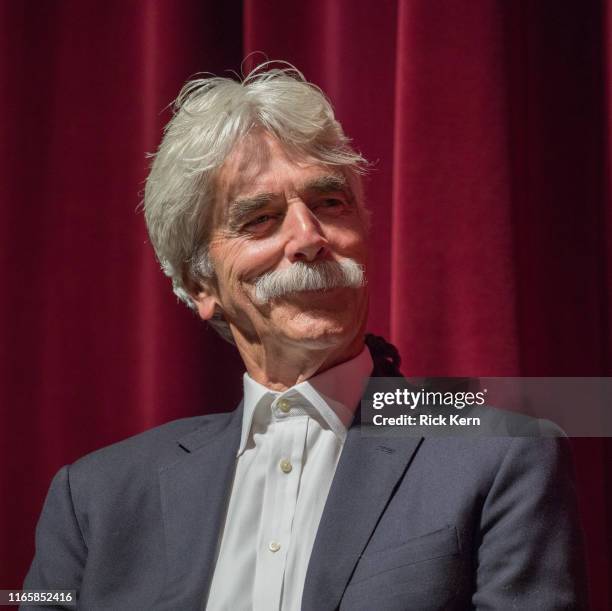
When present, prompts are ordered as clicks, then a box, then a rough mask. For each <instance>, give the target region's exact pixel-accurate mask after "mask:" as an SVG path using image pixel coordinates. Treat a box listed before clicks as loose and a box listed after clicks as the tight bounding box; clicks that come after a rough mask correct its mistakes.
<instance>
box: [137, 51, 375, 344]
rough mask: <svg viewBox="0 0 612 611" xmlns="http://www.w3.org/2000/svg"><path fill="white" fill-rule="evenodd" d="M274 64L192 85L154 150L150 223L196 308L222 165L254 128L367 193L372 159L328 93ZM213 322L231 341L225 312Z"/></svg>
mask: <svg viewBox="0 0 612 611" xmlns="http://www.w3.org/2000/svg"><path fill="white" fill-rule="evenodd" d="M272 65H273V63H272V62H266V63H264V64H261V65H260V66H258V67H256V68H255V69H254V70H253V71H252V72H250V73H249V74H248V75H247V76H246V77H245V78H244V79H243V80H242V81H238V80H235V79H232V78H222V77H215V76H211V77H208V78H201V79H196V80H192V81H189V82H188V83H186V84H185V86H184V87H183V89H182V90H181V92H180V93H179V96H178V98H177V99H176V101H175V103H174V115H173V117H172V119H171V120H170V122H169V123H168V125H166V128H165V130H164V137H163V139H162V142H161V144H160V146H159V149H158V151H157V153H156V154H155V155H154V156H153V157H154V161H153V163H152V166H151V171H150V173H149V176H148V178H147V181H146V187H145V196H144V213H145V220H146V223H147V229H148V231H149V237H150V239H151V242H152V244H153V248H154V249H155V253H156V255H157V259H158V260H159V262H160V264H161V267H162V269H163V271H164V273H165V274H166V275H167V276H169V277H170V278H171V280H172V286H173V290H174V293H175V294H176V295H177V296H178V297H179V298H180V299H181V300H182V301H184V302H185V303H186V304H187V305H188V306H189V307H191V308H195V304H194V302H193V299H192V297H191V296H190V287H193V286H194V285H196V286H197V285H198V284H199V283H200V282H201V281H202V280H205V279H211V278H214V269H213V267H212V265H211V262H210V259H209V257H208V245H207V240H208V237H209V236H208V230H209V229H210V218H211V210H212V204H213V202H214V189H215V178H216V175H217V171H218V170H219V169H220V168H221V166H222V165H223V162H224V161H225V159H226V157H227V156H228V155H229V153H230V152H231V151H232V149H233V147H234V146H235V145H236V143H237V142H238V141H239V140H240V139H241V138H243V137H244V136H246V135H247V134H248V133H249V132H250V131H251V130H252V129H254V128H262V129H264V130H265V131H267V132H269V133H270V134H272V135H273V136H274V137H276V138H277V139H278V140H279V141H280V142H281V143H282V144H283V146H285V147H287V149H288V150H292V151H295V152H296V153H298V154H302V155H307V156H311V157H313V158H315V159H317V160H319V161H320V162H321V163H323V164H327V165H331V166H338V167H341V168H343V170H345V171H346V173H347V179H348V180H349V183H350V186H351V187H352V188H353V190H354V191H355V195H356V196H357V197H358V198H361V193H360V180H359V174H360V173H362V172H363V171H364V170H365V168H366V165H367V162H366V160H365V159H364V158H363V157H362V156H361V155H360V154H359V153H358V152H356V151H355V150H354V149H353V148H351V146H350V141H349V139H348V138H347V137H346V136H345V134H344V132H343V130H342V127H341V125H340V123H338V121H336V119H335V117H334V111H333V109H332V106H331V104H330V102H329V101H328V100H327V98H326V97H325V94H324V93H323V92H322V91H321V90H320V89H319V88H318V87H317V86H316V85H314V84H312V83H309V82H308V81H306V79H305V78H304V76H303V74H302V73H301V72H299V71H298V70H297V69H296V68H294V67H293V66H291V65H289V64H287V66H288V67H284V68H274V67H273V66H272ZM210 322H211V324H212V325H213V327H215V329H216V330H217V331H219V332H220V333H221V335H222V336H223V337H225V339H230V341H231V335H230V334H229V329H228V327H227V324H226V323H225V321H224V320H223V317H222V316H215V317H214V318H213V320H211V321H210Z"/></svg>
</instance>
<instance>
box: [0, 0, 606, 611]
mask: <svg viewBox="0 0 612 611" xmlns="http://www.w3.org/2000/svg"><path fill="white" fill-rule="evenodd" d="M610 4H611V2H609V1H608V0H605V1H604V0H602V1H600V2H597V1H592V2H581V3H576V2H570V1H560V0H555V1H553V0H544V1H540V0H513V1H512V2H505V1H502V0H498V1H494V0H470V1H469V2H465V1H462V0H446V1H445V2H434V1H432V0H405V1H402V0H377V2H371V1H369V0H310V1H309V2H288V1H287V0H245V1H244V2H242V3H241V2H226V3H220V2H215V1H212V0H208V1H203V0H181V1H180V2H176V1H174V0H133V1H130V2H124V1H122V0H107V1H106V2H103V3H102V2H93V1H85V2H84V1H83V0H49V1H47V2H39V3H27V2H21V1H19V0H14V1H11V0H4V1H2V2H0V29H1V37H0V45H1V46H0V70H1V73H0V83H1V90H2V92H3V95H2V98H1V99H0V111H1V112H0V117H1V118H0V121H1V124H2V135H1V137H0V156H1V163H0V174H1V184H2V194H1V202H2V222H1V223H0V258H1V259H0V260H1V269H2V270H3V272H4V274H5V281H4V291H3V298H2V299H1V300H0V315H1V320H2V323H3V324H2V329H1V331H0V333H1V335H0V351H1V352H0V359H1V370H0V400H1V406H2V410H1V414H0V443H1V444H2V446H1V455H0V456H1V459H2V467H1V472H0V499H2V500H1V503H0V518H1V528H0V550H2V551H1V552H0V554H1V558H0V562H1V570H0V587H2V588H17V587H20V585H21V582H22V579H23V576H24V574H25V571H26V569H27V566H28V563H29V561H30V559H31V556H32V553H33V528H34V524H35V522H36V518H37V516H38V513H39V511H40V507H41V504H42V500H43V498H44V495H45V492H46V489H47V486H48V484H49V481H50V478H51V476H52V474H53V473H54V472H55V471H57V469H58V468H59V467H61V466H62V465H63V464H65V463H69V462H71V461H74V460H75V459H76V458H78V457H79V456H81V455H83V454H85V453H87V452H89V451H92V450H94V449H96V448H99V447H102V446H104V445H106V444H109V443H112V442H114V441H117V440H119V439H122V438H124V437H126V436H129V435H131V434H134V433H137V432H139V431H142V430H144V429H146V428H149V427H151V426H154V425H156V424H160V423H162V422H165V421H168V420H171V419H174V418H179V417H184V416H190V415H195V414H200V413H207V412H213V411H227V410H229V409H232V408H233V406H234V405H235V403H236V402H237V400H238V399H239V397H240V392H241V380H240V377H241V373H242V366H241V362H240V359H239V358H238V356H237V354H236V353H235V352H234V351H233V349H232V347H231V346H229V345H228V344H225V343H224V342H223V341H222V340H220V339H219V338H217V337H216V335H215V334H214V333H213V332H212V331H210V330H209V329H207V328H206V327H205V326H204V325H203V324H200V323H199V322H198V320H196V319H195V317H194V316H193V315H192V314H191V313H190V312H188V311H187V310H186V309H185V308H184V307H182V306H181V305H179V304H177V303H176V300H175V298H174V297H173V296H172V293H171V291H170V288H169V283H168V282H167V281H166V279H165V278H164V277H163V276H162V274H161V272H160V271H159V270H158V269H157V266H156V264H155V261H154V258H153V253H152V250H151V247H150V245H149V244H148V243H147V238H146V232H145V229H144V222H143V218H142V214H141V213H140V212H139V211H138V210H137V207H138V204H139V202H140V200H141V197H142V189H143V181H144V179H145V177H146V173H147V164H148V162H147V160H146V159H145V156H144V153H145V152H146V151H153V150H155V147H156V146H157V143H158V142H159V139H160V137H161V130H162V127H163V125H164V124H165V123H166V122H167V120H168V118H169V116H170V115H169V110H168V108H167V105H168V104H169V103H170V102H171V100H172V99H173V97H174V96H175V95H176V93H177V92H178V90H179V88H180V86H181V84H182V83H183V82H184V81H185V80H186V79H188V78H189V77H190V76H192V75H194V74H195V73H196V72H198V71H207V72H214V73H217V74H223V73H224V71H226V70H228V69H233V70H238V71H239V70H240V64H241V60H242V59H243V58H244V57H245V56H246V55H247V54H249V53H252V52H260V53H259V54H255V55H254V56H252V57H250V58H249V60H248V61H249V62H250V63H251V64H252V63H255V62H257V61H258V60H261V59H264V58H265V57H268V58H270V59H284V60H288V61H290V62H292V63H294V64H295V65H297V66H298V67H299V68H300V69H301V70H303V72H304V73H305V74H306V76H307V77H308V78H309V79H311V80H313V81H314V82H316V83H317V84H319V85H320V86H321V87H322V88H323V89H324V90H325V91H326V92H327V93H328V95H329V96H330V98H331V99H332V101H333V103H334V105H335V107H336V109H337V114H338V116H339V118H340V120H341V121H342V123H343V125H344V126H345V129H346V131H347V132H348V133H349V134H350V135H351V136H352V137H353V139H354V143H355V145H356V147H357V148H358V149H360V150H361V151H362V152H363V153H364V154H365V156H366V157H367V158H369V159H370V160H371V161H373V162H374V167H373V170H372V172H371V173H370V176H369V177H368V178H367V180H366V191H367V196H368V202H369V206H370V208H371V209H372V210H373V212H374V215H373V227H372V263H373V265H372V270H373V271H372V276H371V278H370V288H371V293H372V306H371V316H370V330H372V331H373V332H375V333H379V334H383V335H385V336H387V337H389V338H390V339H391V340H392V341H393V342H394V343H396V344H397V345H398V346H399V348H400V350H401V353H402V355H403V359H404V366H403V370H404V371H405V372H406V373H409V374H411V375H434V374H435V375H482V376H484V375H488V376H494V375H496V376H503V375H538V376H566V375H573V376H605V375H611V374H612V371H611V370H612V364H611V360H612V357H611V347H612V325H611V320H610V303H611V300H612V276H611V270H612V215H611V214H610V183H609V177H610V166H609V150H610V148H609V145H610V142H611V138H612V130H611V127H610V123H609V121H608V119H609V117H610V114H611V112H612V107H611V106H610V104H611V100H610V96H609V94H608V87H609V85H610V79H609V76H608V75H609V59H610V58H612V43H611V42H610V36H609V33H610V31H612V16H611V15H612V13H611V12H610V10H609V7H610ZM220 387H222V391H221V390H220ZM573 445H574V449H575V458H576V466H577V474H578V483H579V492H580V502H581V507H582V514H583V518H584V527H585V530H586V535H587V543H588V555H589V569H590V573H591V588H592V596H593V605H594V608H597V609H604V608H608V605H609V604H611V603H612V598H611V596H612V595H611V593H610V591H609V584H608V581H609V575H610V573H611V572H612V560H611V554H612V538H611V537H612V529H611V526H610V515H611V509H612V494H611V492H610V490H611V489H612V486H611V484H612V447H611V445H610V442H609V441H607V440H604V439H578V440H573Z"/></svg>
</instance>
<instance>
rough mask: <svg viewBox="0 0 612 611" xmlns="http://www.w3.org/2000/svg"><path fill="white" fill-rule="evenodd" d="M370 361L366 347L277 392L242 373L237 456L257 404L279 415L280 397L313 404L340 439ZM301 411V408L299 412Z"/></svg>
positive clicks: (370, 367)
mask: <svg viewBox="0 0 612 611" xmlns="http://www.w3.org/2000/svg"><path fill="white" fill-rule="evenodd" d="M373 366H374V364H373V361H372V357H371V355H370V351H369V350H368V349H367V347H364V348H363V350H362V351H361V352H360V353H359V354H358V355H357V356H356V357H354V358H352V359H350V360H349V361H345V362H344V363H340V364H339V365H336V366H335V367H332V368H331V369H327V370H326V371H324V372H323V373H320V374H318V375H316V376H314V377H312V378H310V379H308V380H305V381H304V382H300V383H299V384H296V385H295V386H292V387H291V388H288V389H287V390H285V391H283V392H282V393H281V392H276V391H273V390H270V389H269V388H267V387H266V386H264V385H263V384H259V382H256V381H255V380H254V379H253V378H252V377H251V376H250V375H249V374H248V373H245V374H244V376H243V384H244V410H243V414H242V436H241V438H240V447H239V448H238V456H240V454H242V453H243V452H244V450H245V449H246V446H247V443H248V440H249V434H250V432H251V428H252V426H253V418H254V415H255V411H256V409H257V408H258V407H260V408H261V409H262V410H266V409H267V410H268V411H270V413H274V414H276V415H277V416H278V417H280V418H282V417H285V416H290V415H291V410H290V411H289V412H288V413H287V414H283V413H282V410H281V409H280V405H282V402H283V400H286V401H288V402H289V404H290V405H291V404H292V403H296V402H297V403H299V404H302V405H303V404H304V403H307V404H308V405H309V406H311V407H312V408H314V409H315V410H316V412H317V413H318V414H319V415H320V416H321V417H322V418H323V420H324V421H325V422H326V423H327V425H328V426H329V428H330V429H331V430H332V431H333V432H334V433H335V434H336V436H337V437H338V438H339V439H340V441H341V442H343V443H344V440H345V438H346V431H347V429H348V427H349V426H350V424H351V422H352V421H353V417H354V416H355V410H356V409H357V407H358V406H359V399H360V398H361V395H362V394H363V391H364V388H365V382H366V380H367V378H368V377H369V376H370V375H371V374H372V369H373ZM302 413H303V412H302Z"/></svg>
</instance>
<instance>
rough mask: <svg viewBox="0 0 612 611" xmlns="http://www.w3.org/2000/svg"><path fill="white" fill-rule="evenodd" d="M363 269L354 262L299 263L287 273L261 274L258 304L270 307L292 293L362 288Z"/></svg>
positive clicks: (257, 296) (258, 282) (257, 281)
mask: <svg viewBox="0 0 612 611" xmlns="http://www.w3.org/2000/svg"><path fill="white" fill-rule="evenodd" d="M365 282H366V281H365V272H364V267H363V265H360V264H359V263H357V262H356V261H353V259H342V260H340V261H318V262H316V263H303V262H302V261H297V262H296V263H293V264H292V265H291V266H290V267H287V268H286V269H281V270H276V271H272V272H267V273H265V274H262V275H261V276H259V277H258V278H256V279H255V281H254V282H253V287H254V288H255V300H256V301H257V302H259V303H268V302H269V301H272V300H273V299H278V298H279V297H283V296H284V295H288V294H290V293H297V292H301V291H324V290H329V289H335V288H344V287H348V288H359V287H362V286H364V284H365Z"/></svg>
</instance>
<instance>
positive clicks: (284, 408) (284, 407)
mask: <svg viewBox="0 0 612 611" xmlns="http://www.w3.org/2000/svg"><path fill="white" fill-rule="evenodd" d="M278 409H280V411H281V412H283V413H284V414H286V413H287V412H288V411H289V410H290V409H291V403H290V402H289V400H288V399H280V400H279V402H278Z"/></svg>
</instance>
